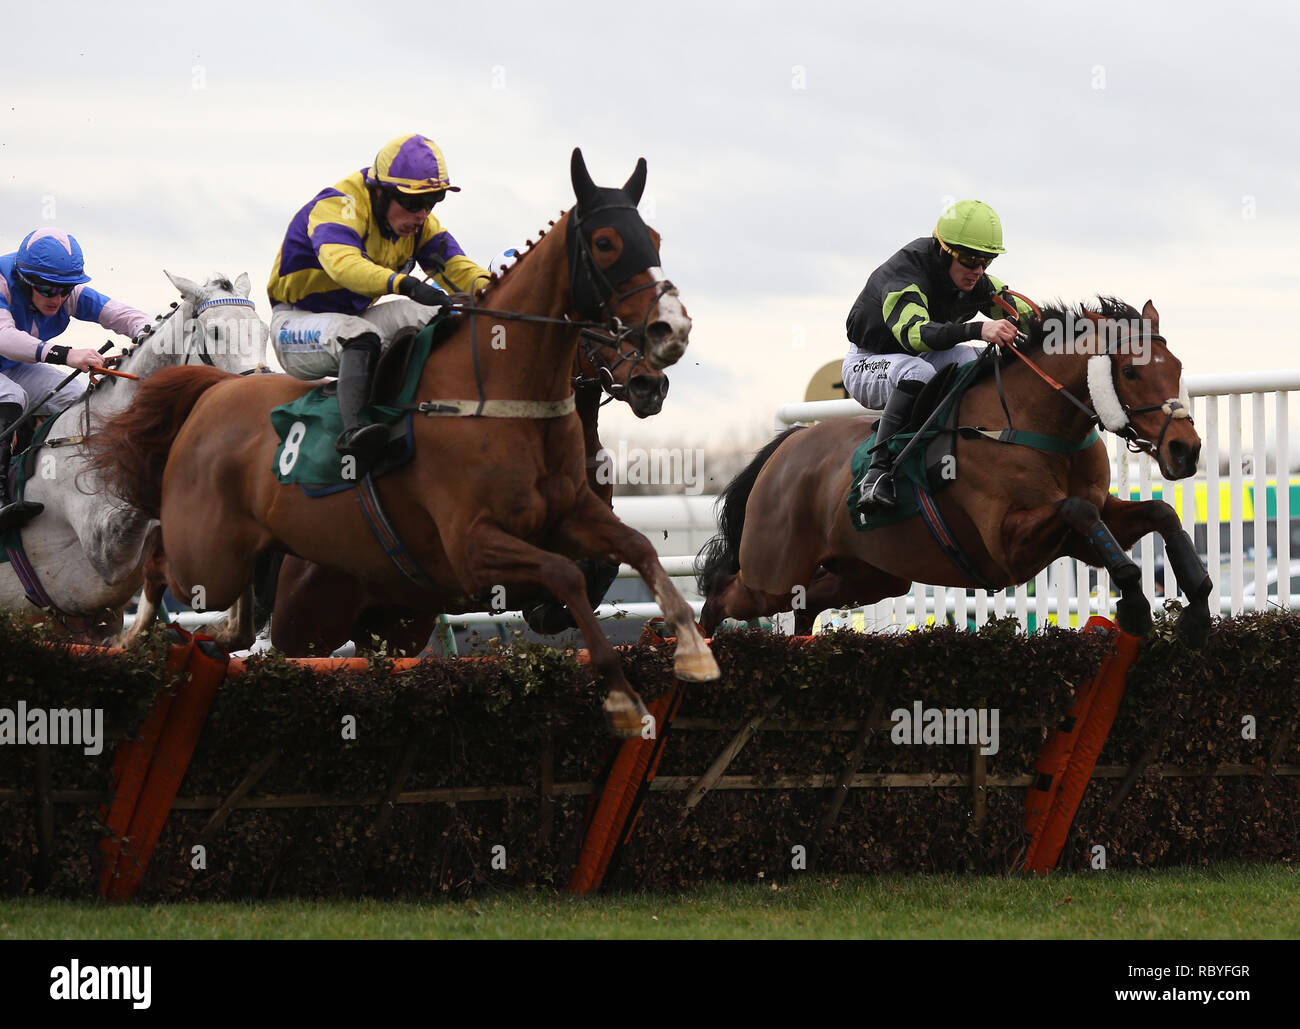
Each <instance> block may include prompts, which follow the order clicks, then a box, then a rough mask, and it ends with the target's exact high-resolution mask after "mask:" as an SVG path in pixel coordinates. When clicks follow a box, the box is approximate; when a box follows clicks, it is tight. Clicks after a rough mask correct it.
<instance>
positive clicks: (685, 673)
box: [673, 646, 722, 682]
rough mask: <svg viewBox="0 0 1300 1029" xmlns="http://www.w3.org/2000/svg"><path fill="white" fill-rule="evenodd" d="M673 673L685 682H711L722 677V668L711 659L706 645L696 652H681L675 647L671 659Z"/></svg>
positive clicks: (710, 653)
mask: <svg viewBox="0 0 1300 1029" xmlns="http://www.w3.org/2000/svg"><path fill="white" fill-rule="evenodd" d="M673 673H674V674H675V675H676V676H677V678H679V679H685V680H686V681H687V682H712V681H713V680H714V679H721V678H722V669H720V668H719V667H718V662H716V661H715V660H713V653H712V651H710V650H709V649H708V648H707V647H705V648H704V649H703V650H701V651H699V652H697V653H693V654H692V653H683V652H682V648H681V647H680V646H679V647H678V648H677V654H676V656H675V657H674V659H673Z"/></svg>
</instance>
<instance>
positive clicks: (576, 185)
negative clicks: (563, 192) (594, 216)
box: [569, 146, 596, 207]
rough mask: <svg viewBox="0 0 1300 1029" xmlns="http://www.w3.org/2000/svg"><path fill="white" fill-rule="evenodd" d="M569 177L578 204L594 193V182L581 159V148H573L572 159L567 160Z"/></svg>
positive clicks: (580, 204) (585, 163)
mask: <svg viewBox="0 0 1300 1029" xmlns="http://www.w3.org/2000/svg"><path fill="white" fill-rule="evenodd" d="M569 177H570V178H571V179H572V180H573V195H574V196H576V197H577V198H578V206H579V207H581V206H582V205H583V203H584V202H585V201H587V200H589V199H590V198H592V197H594V196H595V195H596V184H595V183H594V182H592V181H591V175H590V174H588V172H587V162H586V161H584V160H583V159H582V150H581V149H580V148H579V147H576V146H575V147H574V148H573V159H572V160H571V161H570V162H569Z"/></svg>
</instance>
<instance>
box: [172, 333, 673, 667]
mask: <svg viewBox="0 0 1300 1029" xmlns="http://www.w3.org/2000/svg"><path fill="white" fill-rule="evenodd" d="M573 395H574V401H575V404H576V407H577V412H578V417H579V418H580V419H581V420H582V437H583V446H584V448H585V450H586V455H587V464H586V468H587V485H588V486H590V487H591V489H592V491H593V492H594V493H595V494H596V496H597V497H599V498H600V501H601V503H603V504H604V505H605V506H606V507H611V508H612V507H613V498H614V486H613V480H612V478H611V477H610V476H608V475H601V474H600V469H601V468H602V466H603V462H602V457H601V451H602V449H603V447H602V444H601V441H600V434H599V419H600V409H601V408H602V407H603V406H604V405H605V404H607V403H609V402H610V401H612V400H620V401H623V402H624V403H626V404H627V405H628V407H630V408H631V409H632V413H633V414H635V415H636V416H637V417H638V418H649V417H651V416H652V415H656V414H658V413H659V411H660V410H661V409H662V407H663V402H664V397H666V396H667V395H668V376H667V375H666V374H665V373H664V372H663V371H662V369H656V368H654V367H653V366H652V365H651V364H650V362H649V360H648V359H647V358H646V356H645V355H644V353H642V351H641V350H640V349H639V345H638V343H637V342H636V341H634V340H630V339H619V338H618V337H616V336H610V335H608V334H606V333H601V332H596V331H593V330H590V329H587V330H584V331H583V339H582V343H581V345H580V346H579V348H578V353H577V356H576V357H575V359H574V364H573ZM579 567H580V568H582V570H583V574H584V577H585V578H586V580H587V599H588V600H589V601H590V602H591V603H592V605H593V606H595V605H598V604H599V603H600V601H601V599H602V598H603V597H604V595H605V591H606V590H608V589H609V586H610V584H611V583H612V582H613V579H614V576H615V574H616V573H617V572H618V565H617V564H614V563H612V562H607V561H600V560H598V559H592V560H585V561H581V562H579ZM160 592H161V590H160ZM543 594H544V597H539V596H538V591H537V590H528V589H526V588H525V589H512V590H510V591H509V592H508V594H507V597H506V598H505V600H504V605H505V609H506V610H510V611H515V610H519V609H520V608H528V605H530V604H531V605H533V606H532V607H530V608H528V610H527V618H528V623H529V625H530V626H531V627H532V628H533V629H534V630H535V631H537V632H539V633H544V634H548V635H549V634H554V633H557V632H562V631H563V630H564V629H570V628H573V626H574V622H573V620H572V616H570V615H569V614H568V611H567V609H566V608H565V607H564V605H562V604H560V603H559V602H558V601H556V600H555V598H554V597H551V596H550V594H549V593H546V592H545V591H543ZM273 599H274V602H275V607H274V612H273V617H272V619H271V639H272V643H273V645H274V647H275V649H276V650H279V651H280V652H281V653H283V654H285V655H287V656H289V657H312V656H321V655H327V654H332V653H333V652H334V651H335V650H338V649H339V647H341V646H343V645H344V644H345V643H346V642H347V641H348V640H350V639H351V640H356V641H357V645H358V647H361V646H364V644H365V643H366V642H367V641H369V640H370V639H371V638H372V637H377V638H378V639H380V640H382V641H383V643H384V644H385V645H386V646H387V652H388V653H389V654H414V653H417V652H419V651H421V650H422V649H423V648H424V646H425V644H426V642H428V640H429V637H430V635H431V634H432V633H433V629H434V626H435V624H436V622H437V614H438V613H437V612H417V611H413V610H411V609H409V608H401V607H395V606H393V605H392V604H391V603H390V602H389V598H388V596H387V595H386V594H385V593H382V592H379V593H376V592H375V591H374V590H372V589H369V588H367V587H366V585H365V584H364V583H361V582H359V581H357V579H356V578H354V577H353V576H351V575H348V574H347V573H346V572H342V571H339V570H338V569H335V568H326V567H325V566H323V565H318V564H315V563H313V562H311V561H305V560H303V559H302V558H300V557H294V556H292V555H288V556H286V557H285V558H284V560H283V562H282V563H281V564H280V567H279V570H278V575H277V581H276V585H275V593H274V598H273ZM492 602H493V598H487V599H485V598H479V599H477V600H476V601H475V602H474V603H473V604H471V605H469V606H468V607H467V608H466V609H467V610H469V609H478V610H482V609H485V608H487V607H489V606H490V604H491V603H492ZM443 613H447V614H452V613H456V612H454V611H451V610H450V609H448V610H447V611H445V612H443Z"/></svg>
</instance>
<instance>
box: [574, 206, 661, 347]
mask: <svg viewBox="0 0 1300 1029" xmlns="http://www.w3.org/2000/svg"><path fill="white" fill-rule="evenodd" d="M602 211H631V212H632V214H631V215H630V216H629V215H620V216H617V217H615V218H609V219H606V221H605V223H604V224H602V225H598V226H596V228H607V227H608V228H613V229H615V230H616V231H618V232H619V235H620V236H622V237H623V253H621V254H620V255H619V256H618V260H616V261H615V262H614V263H613V264H612V265H610V267H609V272H610V273H613V277H614V279H613V281H611V275H610V274H607V273H606V272H605V270H603V269H602V268H601V267H600V266H599V265H598V264H597V263H596V255H595V254H594V253H592V249H591V240H590V239H589V238H588V235H589V233H587V232H585V231H583V222H585V221H587V219H589V218H591V217H592V216H593V215H596V214H600V213H601V212H602ZM619 221H621V222H623V223H624V225H625V227H624V228H619V226H618V225H617V224H616V223H617V222H619ZM633 221H635V224H633ZM638 229H639V232H638V231H636V230H638ZM629 230H631V231H629ZM575 240H576V246H575V245H574V244H575ZM565 248H566V249H567V250H568V253H569V280H570V289H571V291H572V294H573V306H574V309H575V310H576V311H577V312H578V314H580V315H581V316H582V317H583V318H587V319H590V320H593V321H594V320H596V319H597V318H601V317H602V316H603V322H604V324H605V325H613V326H617V327H618V328H620V329H621V326H622V323H621V322H620V321H619V319H618V318H617V317H616V316H615V315H614V312H613V309H612V307H611V302H612V303H614V304H621V303H623V301H625V300H627V299H628V298H629V297H633V296H636V294H638V293H640V292H642V291H644V290H647V289H654V288H656V287H657V288H658V290H659V291H658V293H656V294H655V298H654V302H653V303H651V304H650V305H648V306H647V307H646V310H645V315H644V317H643V318H642V319H641V324H640V325H639V326H637V327H636V328H634V329H632V330H631V332H630V333H629V332H625V333H619V334H620V335H631V336H632V337H633V338H634V339H638V340H644V339H645V334H646V330H647V329H648V328H649V325H650V315H651V314H652V313H653V312H654V310H655V308H656V307H658V306H659V301H660V300H662V299H663V298H664V297H665V296H667V295H668V294H669V293H672V294H674V295H675V294H676V292H677V287H676V286H674V285H673V284H672V282H670V281H669V280H668V279H652V280H651V281H650V282H643V283H642V284H641V285H640V286H634V287H632V288H631V289H629V290H626V291H624V292H622V293H620V292H619V291H618V289H617V288H616V286H615V284H614V283H615V282H616V281H617V282H626V281H627V280H628V279H630V278H632V277H633V276H634V275H638V274H640V273H641V272H644V271H646V270H647V269H649V268H656V267H658V266H659V252H658V250H657V249H656V248H655V245H654V241H653V240H652V239H651V237H650V231H649V229H647V228H646V225H645V223H644V222H643V221H641V216H640V215H639V214H637V208H636V204H634V203H632V202H631V201H622V202H619V201H613V200H611V201H608V202H606V203H603V204H598V205H596V206H595V207H590V208H587V209H586V210H581V208H580V206H579V207H575V208H574V209H573V214H572V215H571V216H570V218H569V228H568V236H567V238H566V239H565ZM616 331H617V330H616Z"/></svg>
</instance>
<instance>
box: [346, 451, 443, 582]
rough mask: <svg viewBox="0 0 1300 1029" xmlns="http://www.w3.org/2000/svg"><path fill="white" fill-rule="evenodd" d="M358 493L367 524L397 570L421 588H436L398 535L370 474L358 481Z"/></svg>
mask: <svg viewBox="0 0 1300 1029" xmlns="http://www.w3.org/2000/svg"><path fill="white" fill-rule="evenodd" d="M357 495H358V496H359V497H360V498H361V513H362V514H363V515H365V517H366V524H368V525H369V526H370V531H371V532H373V533H374V534H375V539H376V540H378V541H379V545H380V546H381V547H383V549H384V553H385V554H387V555H388V557H389V558H390V559H391V560H392V562H393V564H395V565H396V566H397V570H398V571H399V572H401V573H402V574H403V575H405V576H406V577H407V578H408V579H410V580H411V581H412V582H413V583H415V584H416V585H417V586H419V587H420V588H421V589H425V590H431V589H434V588H435V586H434V582H433V580H432V579H430V578H429V577H428V576H427V575H425V574H424V569H423V568H421V567H420V564H419V562H418V561H416V560H415V558H414V557H413V556H412V554H411V552H410V551H409V550H407V549H406V544H405V543H403V542H402V539H401V537H400V536H398V535H397V530H396V529H394V528H393V523H392V522H390V521H389V520H388V515H387V514H385V513H384V505H383V504H381V503H380V502H379V494H378V493H376V492H375V484H374V481H373V480H372V479H371V478H370V476H369V475H366V476H364V477H363V478H362V479H361V481H360V482H358V483H357Z"/></svg>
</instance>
